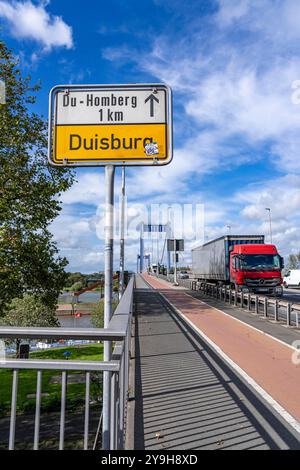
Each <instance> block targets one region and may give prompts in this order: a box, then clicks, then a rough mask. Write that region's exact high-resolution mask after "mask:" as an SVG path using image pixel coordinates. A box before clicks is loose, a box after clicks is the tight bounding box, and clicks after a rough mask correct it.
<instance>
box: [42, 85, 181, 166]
mask: <svg viewBox="0 0 300 470" xmlns="http://www.w3.org/2000/svg"><path fill="white" fill-rule="evenodd" d="M49 101H50V107H49V161H50V163H51V164H52V165H55V166H94V165H102V166H103V165H107V164H113V165H124V164H125V165H166V164H168V163H170V161H171V160H172V155H173V151H172V94H171V89H170V87H168V86H167V85H164V84H150V85H142V84H141V85H136V84H135V85H59V86H56V87H54V88H53V89H52V90H51V92H50V100H49Z"/></svg>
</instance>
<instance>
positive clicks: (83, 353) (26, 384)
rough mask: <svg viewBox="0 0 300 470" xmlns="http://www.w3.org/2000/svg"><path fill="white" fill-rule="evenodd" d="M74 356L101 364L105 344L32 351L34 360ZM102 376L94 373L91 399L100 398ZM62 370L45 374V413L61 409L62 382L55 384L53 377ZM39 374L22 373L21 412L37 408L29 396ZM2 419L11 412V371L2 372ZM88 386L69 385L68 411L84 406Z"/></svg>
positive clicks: (43, 389)
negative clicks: (69, 354)
mask: <svg viewBox="0 0 300 470" xmlns="http://www.w3.org/2000/svg"><path fill="white" fill-rule="evenodd" d="M66 351H69V352H70V353H71V356H70V360H82V361H87V360H89V361H97V360H98V361H99V360H102V358H103V345H102V344H89V345H88V346H85V345H84V346H81V345H80V346H72V347H66V348H55V349H50V350H46V351H40V352H33V353H31V354H30V358H31V359H52V360H53V359H61V360H65V359H66V358H65V356H64V353H65V352H66ZM76 374H77V375H78V374H82V372H80V371H79V372H77V371H75V372H69V373H68V375H72V376H74V375H76ZM99 374H100V375H101V373H95V374H94V373H93V374H91V379H92V380H91V398H92V399H95V400H96V399H99V397H100V396H101V387H102V386H101V376H100V375H99ZM60 375H61V372H60V371H55V370H51V371H43V373H42V393H47V394H48V395H47V396H44V397H42V404H41V409H42V411H58V410H59V409H60V393H61V383H60V382H59V383H53V381H52V382H51V379H52V380H53V377H54V376H55V377H59V376H60ZM36 378H37V372H36V371H34V370H20V371H19V381H18V401H17V411H18V413H26V412H31V411H33V410H34V409H35V397H34V398H29V397H28V395H30V394H35V393H36ZM0 384H1V386H0V416H5V415H6V414H7V413H8V412H9V410H10V402H11V389H12V371H11V370H9V369H1V370H0ZM84 397H85V383H69V384H68V389H67V406H68V409H78V408H80V406H82V405H83V404H84Z"/></svg>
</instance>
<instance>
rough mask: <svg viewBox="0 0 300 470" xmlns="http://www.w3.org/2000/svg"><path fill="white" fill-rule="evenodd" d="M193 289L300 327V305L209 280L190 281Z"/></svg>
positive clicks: (266, 316)
mask: <svg viewBox="0 0 300 470" xmlns="http://www.w3.org/2000/svg"><path fill="white" fill-rule="evenodd" d="M190 288H191V290H201V291H203V293H204V294H206V295H210V296H212V297H214V298H216V299H219V300H222V301H224V302H227V303H229V304H231V305H234V306H235V307H240V308H247V310H248V311H250V312H251V311H252V312H254V313H256V314H258V315H259V314H262V315H263V317H264V318H270V319H271V320H273V321H275V322H284V323H285V324H286V325H287V326H295V327H296V328H299V312H300V305H299V304H293V303H291V302H286V301H285V300H281V299H278V298H271V297H266V296H261V295H257V294H252V293H243V292H238V291H237V290H235V289H231V288H230V287H227V286H217V285H216V284H211V283H207V282H199V281H195V280H192V281H190Z"/></svg>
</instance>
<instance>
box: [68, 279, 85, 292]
mask: <svg viewBox="0 0 300 470" xmlns="http://www.w3.org/2000/svg"><path fill="white" fill-rule="evenodd" d="M82 287H83V283H82V282H81V281H77V282H75V283H74V284H73V285H72V286H71V287H70V290H73V291H77V290H80V289H82Z"/></svg>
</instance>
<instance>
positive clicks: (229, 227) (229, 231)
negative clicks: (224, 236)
mask: <svg viewBox="0 0 300 470" xmlns="http://www.w3.org/2000/svg"><path fill="white" fill-rule="evenodd" d="M226 227H227V228H228V233H229V235H230V234H231V225H226Z"/></svg>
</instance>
